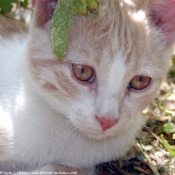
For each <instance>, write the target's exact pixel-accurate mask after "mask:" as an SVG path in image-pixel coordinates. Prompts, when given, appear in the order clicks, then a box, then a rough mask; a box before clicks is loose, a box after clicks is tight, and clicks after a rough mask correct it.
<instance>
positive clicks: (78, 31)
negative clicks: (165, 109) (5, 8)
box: [0, 0, 175, 174]
mask: <svg viewBox="0 0 175 175" xmlns="http://www.w3.org/2000/svg"><path fill="white" fill-rule="evenodd" d="M55 2H56V1H55V0H53V1H47V0H41V1H39V2H38V3H37V5H36V6H37V7H36V12H35V17H34V20H33V24H32V27H31V31H30V34H27V33H26V32H22V33H18V32H16V33H15V34H14V35H12V36H10V37H8V36H7V35H6V34H4V35H5V37H4V36H3V37H2V38H1V39H0V63H1V64H0V170H3V171H31V170H35V169H36V168H40V167H43V166H44V165H48V169H47V167H46V168H45V170H48V171H51V170H54V167H52V166H51V165H50V164H53V165H56V164H60V165H65V166H68V167H75V168H80V169H81V168H91V167H93V166H94V165H96V164H98V163H101V162H105V161H109V160H113V159H116V158H119V157H120V156H122V155H124V154H125V153H126V152H127V150H128V149H129V148H130V147H131V146H132V145H133V143H134V139H135V137H136V136H137V135H138V132H139V130H140V129H141V127H142V126H143V125H144V123H145V119H144V118H143V116H141V114H140V111H141V110H142V109H143V108H144V107H146V106H147V105H148V104H149V102H151V100H152V99H153V98H154V96H155V94H156V91H157V89H158V87H159V85H160V83H161V81H162V80H163V78H164V77H165V75H166V72H167V70H168V67H169V58H170V57H171V54H172V49H173V47H172V42H173V41H174V40H175V36H174V34H170V33H166V32H163V29H162V31H161V30H159V29H157V26H161V22H159V23H158V22H157V20H158V19H159V14H160V13H158V15H157V16H156V15H155V14H153V18H155V19H154V20H155V21H151V20H152V19H151V18H150V17H149V13H151V10H150V6H151V7H152V8H153V10H155V12H156V10H157V9H159V8H157V6H158V7H159V6H160V4H154V3H150V4H151V5H150V4H149V3H143V2H141V3H140V2H139V1H128V2H127V1H124V0H120V1H115V0H114V1H113V0H99V3H100V6H99V14H98V16H97V17H96V18H95V19H93V20H92V21H90V22H87V21H86V18H85V17H82V16H80V17H78V16H77V17H76V23H75V24H73V25H72V26H71V27H70V29H69V46H68V50H67V56H66V57H65V58H63V59H62V60H61V61H57V60H56V57H55V55H54V54H53V52H52V48H51V41H50V29H49V26H50V18H51V14H52V11H53V9H52V8H53V5H54V4H55ZM160 2H161V3H162V2H163V1H160ZM165 2H168V1H165ZM171 3H172V4H173V5H175V1H173V0H171V1H169V4H171ZM51 4H52V5H51ZM165 4H166V3H165ZM172 4H171V5H172ZM50 6H51V7H52V8H51V7H50ZM46 7H47V8H46ZM163 7H164V6H163ZM44 10H45V11H44ZM158 11H159V10H158ZM47 13H48V14H47ZM160 16H161V15H160ZM174 16H175V15H174ZM174 16H173V17H174ZM171 20H172V19H171ZM154 22H155V23H154ZM0 25H1V24H0ZM156 25H157V26H156ZM0 29H1V28H0ZM172 30H173V31H175V30H174V29H172ZM0 32H1V30H0ZM170 32H172V31H170ZM165 33H166V34H165ZM72 64H73V65H76V64H81V65H85V66H90V69H91V70H92V71H93V75H92V77H91V78H92V79H90V80H88V81H80V80H79V79H77V77H76V76H75V74H76V73H75V72H74V69H72V67H73V66H72ZM85 68H86V67H85ZM88 70H89V67H88ZM137 75H139V76H140V75H144V76H146V77H149V79H146V80H145V81H146V83H147V84H148V86H145V87H144V88H143V89H142V90H136V89H135V90H134V89H133V88H131V87H129V85H130V86H131V84H132V83H133V85H135V83H136V84H137V85H138V80H136V82H131V80H132V79H133V77H135V76H137ZM148 80H149V81H148ZM142 81H143V80H140V82H141V83H142ZM147 81H148V82H147ZM129 82H130V83H129ZM139 86H140V84H139ZM114 121H115V122H114ZM111 123H113V124H111ZM103 124H104V125H105V126H104V125H103ZM55 170H56V168H55ZM57 170H58V168H57ZM80 174H85V173H84V172H83V173H80Z"/></svg>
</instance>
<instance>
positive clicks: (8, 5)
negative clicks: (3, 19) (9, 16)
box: [0, 0, 18, 14]
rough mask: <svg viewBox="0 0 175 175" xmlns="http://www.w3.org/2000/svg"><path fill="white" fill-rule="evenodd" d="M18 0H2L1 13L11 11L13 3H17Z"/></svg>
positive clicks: (0, 1)
mask: <svg viewBox="0 0 175 175" xmlns="http://www.w3.org/2000/svg"><path fill="white" fill-rule="evenodd" d="M17 2H18V0H0V13H2V14H5V13H7V12H9V11H10V10H11V9H12V8H13V6H12V3H17Z"/></svg>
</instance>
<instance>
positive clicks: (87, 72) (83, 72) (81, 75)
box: [72, 64, 93, 82]
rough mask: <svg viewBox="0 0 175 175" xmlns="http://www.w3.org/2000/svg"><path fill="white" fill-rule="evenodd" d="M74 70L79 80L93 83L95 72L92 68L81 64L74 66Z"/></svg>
mask: <svg viewBox="0 0 175 175" xmlns="http://www.w3.org/2000/svg"><path fill="white" fill-rule="evenodd" d="M72 70H73V73H74V75H75V77H76V78H77V79H78V80H80V81H87V82H92V81H93V70H92V68H91V67H89V66H84V65H80V64H72Z"/></svg>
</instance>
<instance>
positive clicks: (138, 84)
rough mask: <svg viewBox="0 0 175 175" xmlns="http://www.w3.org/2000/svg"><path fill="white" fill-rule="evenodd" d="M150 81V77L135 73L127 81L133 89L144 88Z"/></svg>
mask: <svg viewBox="0 0 175 175" xmlns="http://www.w3.org/2000/svg"><path fill="white" fill-rule="evenodd" d="M150 82H151V78H150V77H147V76H144V75H137V76H135V77H133V78H132V79H131V81H130V82H129V88H131V89H135V90H142V89H145V88H146V87H147V86H148V85H149V84H150Z"/></svg>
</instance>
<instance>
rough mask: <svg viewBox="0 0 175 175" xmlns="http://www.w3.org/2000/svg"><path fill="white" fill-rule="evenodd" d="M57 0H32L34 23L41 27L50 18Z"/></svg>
mask: <svg viewBox="0 0 175 175" xmlns="http://www.w3.org/2000/svg"><path fill="white" fill-rule="evenodd" d="M57 2H58V0H32V6H33V7H34V11H35V17H34V20H35V25H36V26H37V27H43V26H44V25H45V24H46V23H47V21H49V20H50V19H51V18H52V15H53V12H54V10H55V7H56V4H57Z"/></svg>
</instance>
